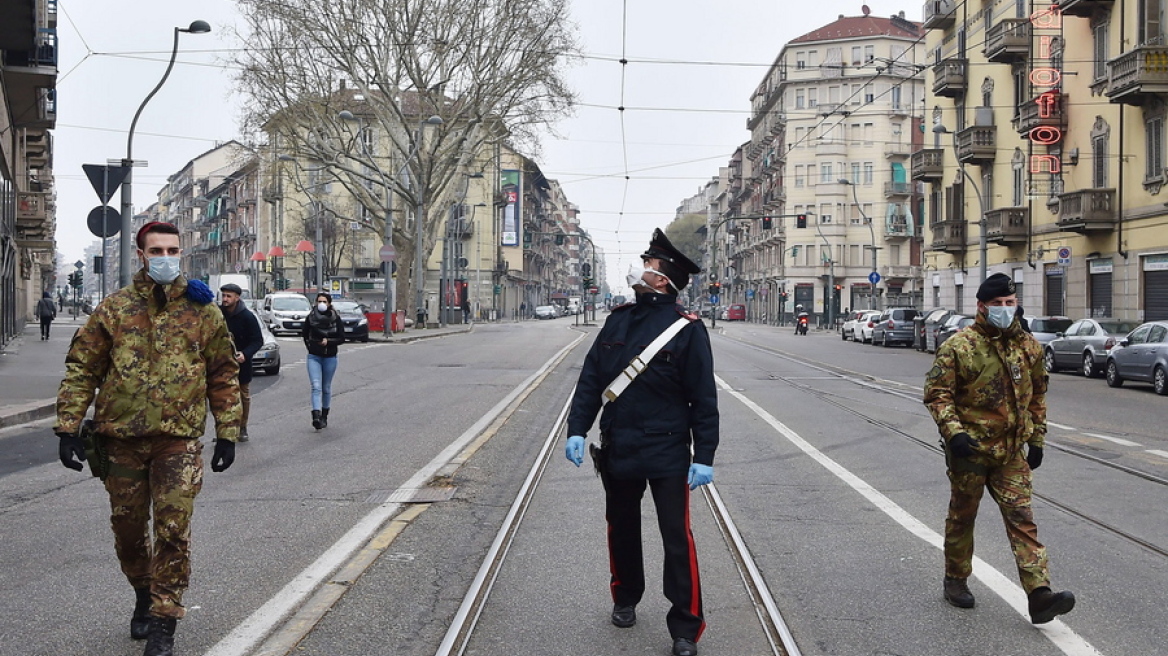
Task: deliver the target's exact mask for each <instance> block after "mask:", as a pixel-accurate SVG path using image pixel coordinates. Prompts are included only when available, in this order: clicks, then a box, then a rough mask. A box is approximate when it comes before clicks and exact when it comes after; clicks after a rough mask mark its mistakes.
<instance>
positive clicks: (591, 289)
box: [588, 287, 600, 294]
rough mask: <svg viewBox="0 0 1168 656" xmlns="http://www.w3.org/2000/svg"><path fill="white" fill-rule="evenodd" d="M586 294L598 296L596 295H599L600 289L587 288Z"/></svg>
mask: <svg viewBox="0 0 1168 656" xmlns="http://www.w3.org/2000/svg"><path fill="white" fill-rule="evenodd" d="M588 293H589V294H598V293H600V289H598V288H596V287H589V288H588Z"/></svg>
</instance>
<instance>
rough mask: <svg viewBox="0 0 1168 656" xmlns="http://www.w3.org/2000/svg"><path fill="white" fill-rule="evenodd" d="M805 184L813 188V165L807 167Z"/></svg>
mask: <svg viewBox="0 0 1168 656" xmlns="http://www.w3.org/2000/svg"><path fill="white" fill-rule="evenodd" d="M807 184H808V185H810V186H815V165H814V164H808V165H807Z"/></svg>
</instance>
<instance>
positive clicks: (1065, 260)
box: [1058, 246, 1071, 264]
mask: <svg viewBox="0 0 1168 656" xmlns="http://www.w3.org/2000/svg"><path fill="white" fill-rule="evenodd" d="M1058 263H1059V264H1070V263H1071V247H1070V246H1062V247H1060V248H1059V249H1058Z"/></svg>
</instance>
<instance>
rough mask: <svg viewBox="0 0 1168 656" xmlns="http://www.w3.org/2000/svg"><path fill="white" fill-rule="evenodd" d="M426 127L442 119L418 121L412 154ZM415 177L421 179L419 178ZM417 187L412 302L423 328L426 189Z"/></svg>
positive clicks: (420, 146)
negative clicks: (423, 252) (415, 141)
mask: <svg viewBox="0 0 1168 656" xmlns="http://www.w3.org/2000/svg"><path fill="white" fill-rule="evenodd" d="M427 125H442V117H441V116H431V117H430V118H427V119H423V120H420V121H418V141H417V146H416V148H415V149H414V152H421V150H422V139H423V138H424V137H425V136H426V132H425V127H426V126H427ZM417 177H418V178H421V176H417ZM410 182H411V183H413V182H414V176H411V177H410ZM417 185H418V199H417V200H418V204H417V205H416V206H415V207H414V231H415V237H414V242H415V243H414V287H415V290H414V291H415V299H414V302H415V304H416V306H415V307H414V312H416V313H417V315H418V324H420V325H419V326H418V327H419V328H421V327H423V326H424V317H425V300H426V299H425V290H423V289H422V283H423V282H424V279H423V275H424V270H425V269H424V267H423V262H422V251H423V250H424V249H423V248H422V241H423V239H424V237H425V230H424V228H423V224H424V222H425V216H426V209H425V206H426V188H425V186H424V185H422V181H421V180H420V179H418V180H417Z"/></svg>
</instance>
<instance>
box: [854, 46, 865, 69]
mask: <svg viewBox="0 0 1168 656" xmlns="http://www.w3.org/2000/svg"><path fill="white" fill-rule="evenodd" d="M860 50H861V49H860V46H852V66H859V65H860V64H861V63H863V61H862V60H861V59H860Z"/></svg>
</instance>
